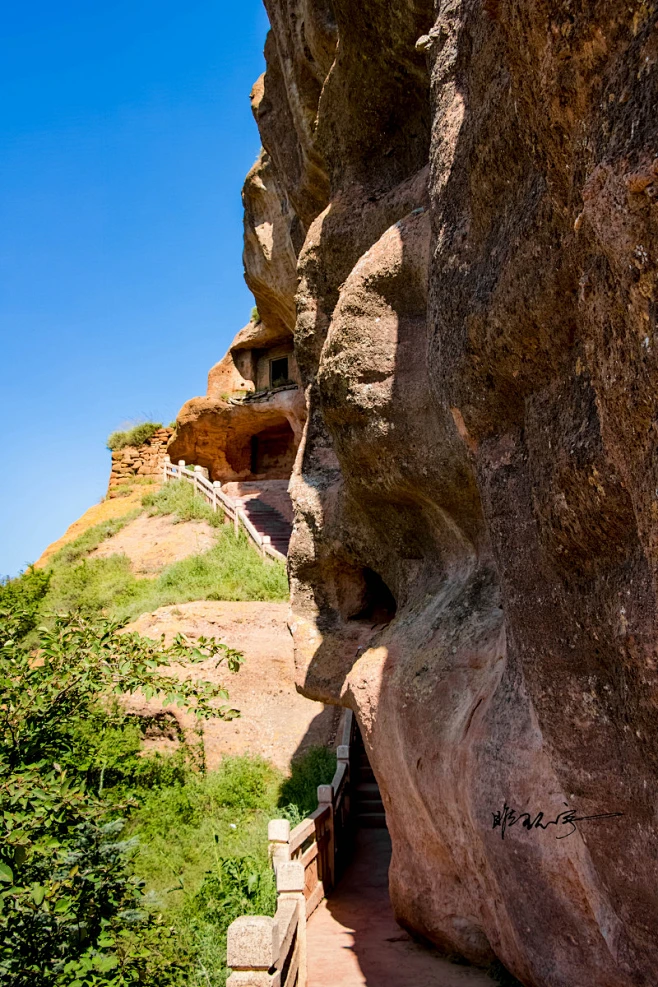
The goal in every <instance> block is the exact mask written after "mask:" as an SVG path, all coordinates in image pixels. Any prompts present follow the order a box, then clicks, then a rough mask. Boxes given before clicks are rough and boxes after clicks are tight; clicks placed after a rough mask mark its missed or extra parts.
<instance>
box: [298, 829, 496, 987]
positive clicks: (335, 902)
mask: <svg viewBox="0 0 658 987" xmlns="http://www.w3.org/2000/svg"><path fill="white" fill-rule="evenodd" d="M390 858H391V840H390V836H389V834H388V831H387V830H385V829H360V830H358V831H357V835H356V845H355V852H354V857H353V860H352V863H351V864H350V866H349V867H348V869H347V871H346V872H345V875H344V877H343V878H342V880H341V881H340V884H339V885H338V887H337V888H336V890H335V891H334V893H333V894H332V896H331V898H329V899H328V900H325V901H323V902H321V904H320V905H319V906H318V908H317V910H316V911H315V912H314V913H313V915H312V916H311V918H310V920H309V925H308V987H357V985H366V987H493V985H494V981H493V980H492V979H491V978H490V977H489V976H488V975H487V974H486V973H484V972H483V971H482V970H478V969H475V968H474V967H469V966H460V965H457V964H455V963H451V962H450V961H449V960H446V959H445V958H444V957H442V956H440V955H439V953H437V952H436V951H435V950H433V949H431V948H426V947H425V946H422V945H420V944H419V943H417V942H415V941H414V940H413V939H412V938H411V936H409V935H408V934H407V933H406V932H405V931H404V930H403V929H401V928H400V926H399V925H398V924H397V923H396V921H395V919H394V917H393V909H392V907H391V902H390V899H389V895H388V865H389V861H390Z"/></svg>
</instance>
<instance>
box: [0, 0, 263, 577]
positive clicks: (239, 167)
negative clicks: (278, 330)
mask: <svg viewBox="0 0 658 987" xmlns="http://www.w3.org/2000/svg"><path fill="white" fill-rule="evenodd" d="M266 31H267V19H266V15H265V12H264V10H263V8H262V5H261V2H260V0H241V2H240V3H234V2H229V0H187V2H186V3H181V2H180V0H158V2H157V3H156V2H155V0H115V2H114V3H112V4H99V3H98V2H97V0H59V2H58V3H53V2H52V0H35V2H29V0H26V2H25V3H22V4H9V5H8V6H7V7H6V9H5V10H4V12H3V30H2V36H1V38H0V343H1V351H0V352H1V359H0V387H1V394H2V408H3V413H4V414H3V417H4V429H3V432H4V442H3V449H2V452H3V456H2V459H3V465H4V468H3V474H4V475H3V479H2V482H1V483H0V576H1V575H14V574H16V573H17V572H18V571H19V570H20V569H22V568H23V567H24V566H25V565H26V564H27V563H29V562H31V561H33V560H34V559H36V558H37V557H38V555H39V554H40V553H41V551H42V550H43V549H44V548H45V547H46V545H47V544H48V543H49V542H50V541H52V540H53V539H55V538H57V537H59V536H60V535H61V534H62V533H63V532H64V530H65V528H66V527H67V525H68V524H70V523H71V522H72V521H74V520H75V519H76V518H77V517H79V515H80V514H81V513H82V512H83V511H84V510H85V509H86V508H87V507H89V506H91V505H92V504H94V503H97V502H98V501H99V500H100V499H101V497H102V496H103V493H104V491H105V487H106V484H107V478H108V473H109V467H110V454H109V452H108V451H107V449H106V448H105V440H106V437H107V435H108V434H109V433H110V432H111V431H113V430H114V429H116V428H118V427H121V426H122V425H123V424H125V423H128V422H130V421H133V420H138V419H144V418H149V419H155V420H156V421H163V422H165V423H166V422H168V421H170V420H171V419H172V418H174V417H175V415H176V412H177V411H178V409H179V407H180V406H181V404H183V402H184V401H185V400H187V399H188V398H190V397H193V396H195V395H197V394H202V393H204V391H205V383H206V374H207V372H208V370H209V368H210V366H211V365H212V364H213V363H214V362H216V361H217V360H218V359H220V357H221V356H223V354H224V352H225V350H226V348H227V345H228V343H229V342H230V340H231V338H232V337H233V335H234V334H235V332H237V330H238V329H239V328H240V327H241V326H242V325H243V324H244V323H245V322H246V321H247V318H248V315H249V311H250V309H251V306H252V304H253V299H252V297H251V295H250V293H249V292H248V290H247V288H246V286H245V284H244V281H243V277H242V261H241V255H242V205H241V201H240V190H241V187H242V182H243V179H244V176H245V175H246V173H247V171H248V169H249V168H250V166H251V165H252V163H253V161H254V159H255V157H256V155H257V153H258V148H259V139H258V133H257V130H256V127H255V124H254V122H253V118H252V116H251V110H250V107H249V91H250V89H251V86H252V84H253V82H254V81H255V80H256V78H257V77H258V76H259V75H260V73H261V72H262V71H263V68H264V63H263V57H262V50H263V44H264V41H265V34H266Z"/></svg>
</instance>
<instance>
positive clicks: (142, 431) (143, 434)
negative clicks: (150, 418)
mask: <svg viewBox="0 0 658 987" xmlns="http://www.w3.org/2000/svg"><path fill="white" fill-rule="evenodd" d="M159 428H162V422H140V424H139V425H135V426H134V427H133V428H131V429H128V430H127V431H125V432H112V434H111V435H110V437H109V438H108V440H107V448H108V449H110V450H111V451H112V452H118V451H119V449H125V447H126V446H141V445H142V443H144V442H146V441H147V439H150V438H152V437H153V435H155V433H156V432H157V431H158V429H159Z"/></svg>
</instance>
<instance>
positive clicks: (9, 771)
mask: <svg viewBox="0 0 658 987" xmlns="http://www.w3.org/2000/svg"><path fill="white" fill-rule="evenodd" d="M10 602H11V601H10ZM25 623H26V620H25V615H24V612H22V611H21V610H20V609H19V608H18V607H17V606H16V605H11V606H9V607H6V608H5V609H4V610H3V611H2V612H0V642H1V644H0V688H1V689H2V697H3V701H2V704H1V705H0V811H1V812H2V819H3V821H2V840H0V883H1V885H2V890H1V891H0V980H1V981H2V982H3V983H6V984H9V985H12V987H28V985H30V987H33V985H35V984H36V985H51V984H52V985H62V987H63V985H68V987H83V985H85V987H95V985H99V984H115V985H117V987H118V985H124V984H126V985H127V984H135V983H148V982H152V983H158V984H160V985H164V984H166V983H169V982H172V981H171V977H173V976H174V975H177V974H176V969H177V967H178V966H179V964H178V960H176V959H175V958H172V957H171V955H170V958H169V959H165V954H166V949H165V945H164V940H165V939H166V937H167V935H168V933H166V932H165V930H164V928H163V927H158V925H157V923H156V922H155V920H154V918H153V916H151V917H149V916H148V915H147V914H146V913H145V912H144V910H143V908H142V907H141V906H142V898H143V891H142V882H141V881H139V880H138V879H136V878H135V877H133V876H132V874H131V873H130V869H129V853H130V851H131V849H132V845H131V843H130V842H126V841H121V840H117V836H118V834H119V832H120V831H121V829H122V826H123V823H122V821H121V819H120V818H119V817H120V815H121V814H122V813H123V812H125V810H126V809H127V808H128V807H129V803H128V802H126V801H125V799H124V800H123V801H122V800H120V799H117V797H116V795H115V796H114V797H108V794H107V789H106V790H105V791H104V792H102V786H100V787H99V792H98V794H92V792H91V791H90V789H89V787H88V785H87V774H88V772H89V767H90V765H89V763H88V762H89V756H88V755H89V730H88V729H86V728H88V726H89V723H90V721H91V722H93V721H94V720H96V721H98V720H100V721H102V720H103V717H104V716H107V717H108V719H109V720H110V723H111V721H112V716H114V718H115V719H116V718H117V716H118V713H117V708H116V702H115V697H116V696H117V695H120V694H124V693H134V692H135V691H137V690H140V691H141V692H142V693H143V694H144V695H145V697H146V698H149V697H150V696H153V695H155V694H163V695H164V696H165V702H176V703H177V704H178V705H179V706H181V707H183V708H187V709H191V710H193V711H194V712H195V713H196V715H197V716H198V717H200V718H205V717H208V716H220V717H224V718H230V717H232V716H233V715H235V711H234V710H231V709H230V708H229V707H228V706H226V705H223V706H221V707H219V708H217V706H216V702H217V700H218V699H220V700H223V701H226V700H227V699H228V695H227V693H226V691H225V690H224V689H223V688H221V687H220V686H213V685H210V684H209V683H206V682H198V681H192V680H189V679H185V680H182V681H181V680H179V679H178V678H177V677H174V676H171V675H167V674H166V670H167V669H168V668H169V665H170V662H171V661H178V660H181V659H183V658H186V659H188V660H190V661H192V662H193V663H195V662H200V661H205V660H207V659H208V658H212V659H213V660H214V661H215V662H216V664H220V663H222V662H226V663H227V665H228V667H229V669H231V670H232V671H236V670H237V669H238V668H239V665H240V662H241V660H242V656H241V655H240V654H239V653H238V652H235V651H232V650H231V649H228V648H227V647H226V646H225V645H222V644H219V643H217V642H216V641H215V640H214V639H210V640H206V639H203V638H199V639H198V642H197V646H196V647H190V646H189V644H188V642H187V641H186V640H185V639H183V638H182V637H181V636H178V637H177V638H176V640H175V641H174V643H173V644H172V645H171V646H170V647H169V648H165V647H164V644H163V643H162V642H161V643H160V644H157V643H156V642H154V641H149V640H148V639H145V638H140V637H139V636H138V635H136V634H128V633H122V634H118V633H117V631H118V627H117V625H116V624H113V623H111V622H110V621H107V620H89V619H86V618H84V617H82V616H74V617H72V616H60V617H58V618H57V619H56V622H55V626H54V628H53V629H52V630H49V629H47V628H42V629H40V631H39V649H38V652H37V653H36V657H35V654H34V652H33V651H31V650H30V649H29V648H28V647H27V646H26V644H25V643H24V637H23V628H24V626H25ZM100 746H102V744H101V745H100ZM131 746H133V745H131V744H130V743H129V744H128V747H129V748H131ZM98 750H99V742H98V741H96V760H95V763H94V767H95V768H98ZM93 760H94V759H93V758H92V761H93ZM101 792H102V794H101ZM137 929H139V930H140V931H139V934H137V932H136V931H135V930H137ZM160 958H162V959H161V960H160ZM154 978H155V979H154Z"/></svg>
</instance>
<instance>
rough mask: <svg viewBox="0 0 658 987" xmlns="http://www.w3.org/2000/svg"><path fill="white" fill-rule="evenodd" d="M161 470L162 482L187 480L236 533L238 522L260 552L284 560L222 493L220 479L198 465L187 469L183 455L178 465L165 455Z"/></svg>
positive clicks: (264, 536)
mask: <svg viewBox="0 0 658 987" xmlns="http://www.w3.org/2000/svg"><path fill="white" fill-rule="evenodd" d="M162 472H163V480H164V482H165V483H166V482H167V481H168V480H187V482H188V483H191V484H193V486H194V492H195V493H197V494H200V495H201V496H202V497H204V498H205V499H206V501H207V502H208V503H209V504H210V506H211V507H212V509H213V511H217V510H219V509H220V508H221V510H223V511H224V516H225V517H226V518H227V520H228V521H232V522H233V527H234V530H235V533H236V535H237V533H238V531H239V529H240V525H242V527H243V528H244V530H245V531H246V532H247V534H248V535H249V537H250V538H251V540H252V541H253V542H254V544H255V545H256V547H257V548H258V550H259V551H260V553H261V555H263V556H265V555H269V556H271V557H272V558H273V559H279V560H280V561H281V562H285V561H286V556H285V555H283V554H282V552H279V551H277V549H276V548H275V547H274V545H272V542H271V540H270V536H269V535H261V533H260V532H259V531H258V530H257V529H256V528H255V527H254V526H253V524H252V523H251V521H250V520H249V518H248V517H247V515H246V514H245V512H244V510H243V509H242V507H241V506H240V504H239V503H238V502H236V501H235V500H233V498H232V497H229V496H228V495H227V494H225V493H224V491H223V490H222V485H221V483H220V482H219V481H218V480H215V482H214V483H211V481H210V480H209V479H208V476H207V471H206V470H204V469H203V467H202V466H195V467H194V469H193V470H191V469H188V468H187V467H186V466H185V460H184V459H180V460H179V461H178V465H177V466H174V464H173V463H172V461H171V459H170V457H169V456H165V460H164V467H163V471H162Z"/></svg>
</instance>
